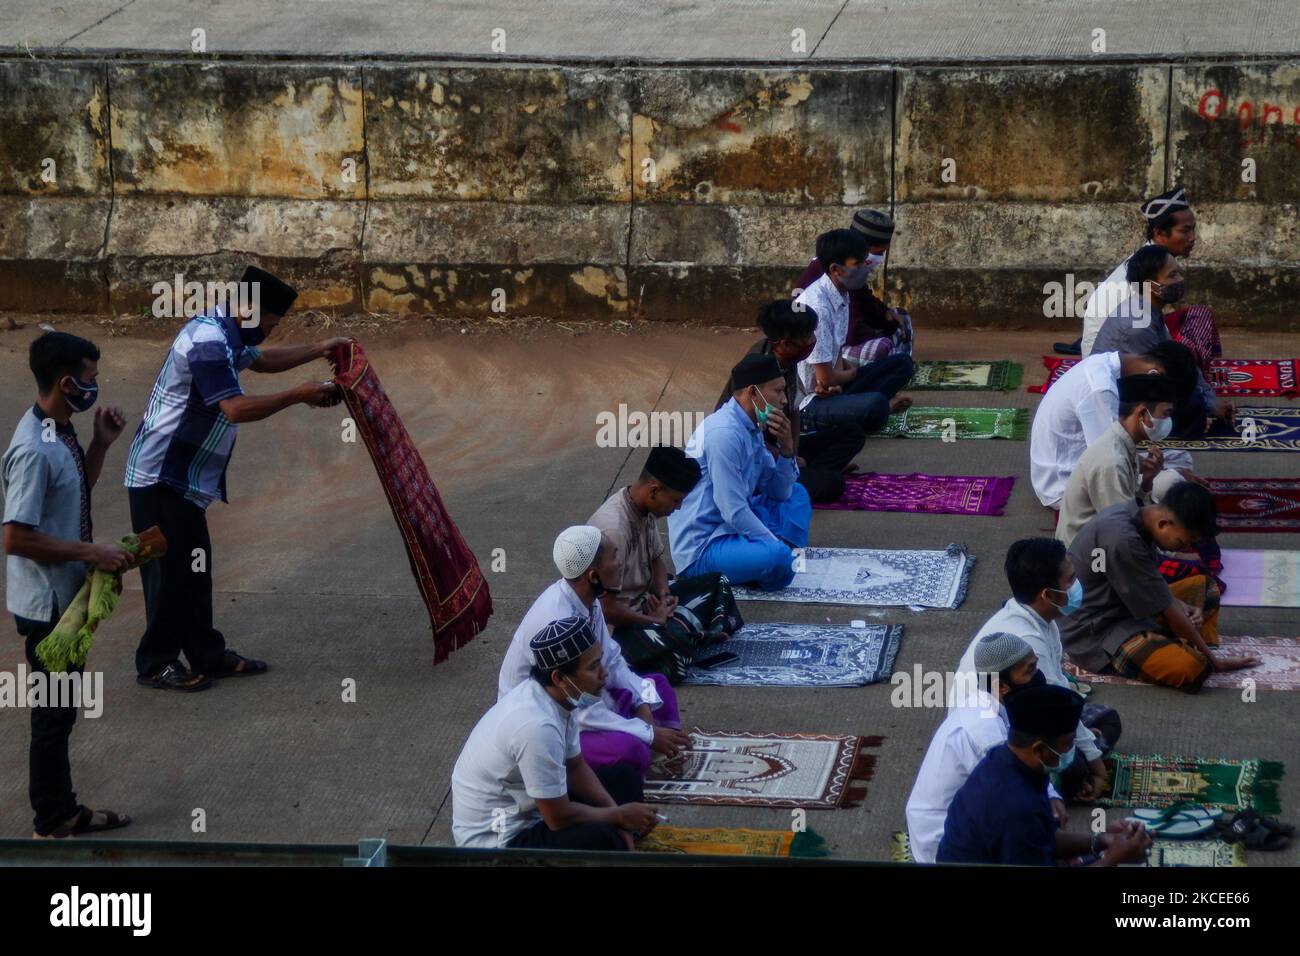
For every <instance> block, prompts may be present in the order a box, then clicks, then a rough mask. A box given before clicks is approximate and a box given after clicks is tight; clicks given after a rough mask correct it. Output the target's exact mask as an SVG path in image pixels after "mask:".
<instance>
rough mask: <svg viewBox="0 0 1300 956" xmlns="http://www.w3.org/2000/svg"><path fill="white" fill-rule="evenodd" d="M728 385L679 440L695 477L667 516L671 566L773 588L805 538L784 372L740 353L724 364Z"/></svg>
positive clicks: (789, 573) (790, 573) (805, 514)
mask: <svg viewBox="0 0 1300 956" xmlns="http://www.w3.org/2000/svg"><path fill="white" fill-rule="evenodd" d="M731 384H732V386H733V388H734V391H733V392H732V393H731V400H730V401H729V402H727V404H725V405H723V406H722V407H721V408H719V409H718V410H717V411H716V412H714V413H713V414H712V415H710V416H709V417H708V418H706V419H704V421H702V422H700V427H699V428H697V429H696V430H695V434H694V435H692V436H691V440H690V441H689V442H688V443H687V445H686V454H688V455H690V456H691V457H692V458H695V459H697V460H698V461H699V463H700V472H701V477H700V481H699V484H697V485H696V486H695V487H694V488H693V489H692V490H691V493H690V494H689V495H687V496H686V500H685V501H684V502H683V503H682V507H681V510H679V511H677V512H676V513H674V514H672V515H670V516H669V518H668V539H669V543H670V544H671V545H672V552H673V564H674V565H675V566H676V568H677V573H678V574H680V575H681V576H682V577H687V578H692V577H696V576H698V575H701V574H712V573H714V572H717V571H720V572H722V573H723V574H725V575H726V576H727V578H728V579H729V580H730V581H731V582H732V583H733V584H755V585H757V586H758V587H760V588H762V589H763V590H765V591H779V590H780V589H781V588H783V587H785V586H786V585H788V584H789V583H790V582H791V581H792V580H793V579H794V553H793V552H794V549H796V548H802V547H803V546H804V545H806V544H807V543H808V526H809V524H811V522H812V501H811V500H810V499H809V497H808V491H807V489H805V488H804V486H803V485H801V484H799V483H798V481H797V479H798V477H799V466H798V465H797V464H795V454H794V434H793V432H792V431H791V428H790V420H789V419H788V418H786V417H785V415H783V414H782V413H781V404H782V403H783V402H784V401H785V374H784V373H783V372H782V371H781V366H780V365H778V364H777V361H776V359H775V358H773V357H772V356H771V355H746V356H745V357H744V358H743V359H741V360H740V364H738V365H737V366H736V367H735V368H733V369H732V370H731ZM765 431H766V432H769V433H770V434H771V435H772V436H773V437H774V438H775V439H776V446H777V447H776V450H775V451H769V450H768V448H767V445H766V443H765V441H764V437H763V436H764V432H765Z"/></svg>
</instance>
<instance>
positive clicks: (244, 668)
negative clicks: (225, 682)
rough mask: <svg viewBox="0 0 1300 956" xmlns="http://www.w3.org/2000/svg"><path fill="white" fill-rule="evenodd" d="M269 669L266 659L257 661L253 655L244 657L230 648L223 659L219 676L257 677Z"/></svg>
mask: <svg viewBox="0 0 1300 956" xmlns="http://www.w3.org/2000/svg"><path fill="white" fill-rule="evenodd" d="M269 669H270V668H268V667H267V663H266V661H255V660H253V659H252V658H251V657H244V656H243V655H241V654H236V653H235V652H234V651H229V650H228V651H226V656H225V659H224V660H223V661H222V668H221V671H220V672H219V673H218V674H217V676H218V677H256V676H257V675H258V674H265V673H266V672H267V671H268V670H269Z"/></svg>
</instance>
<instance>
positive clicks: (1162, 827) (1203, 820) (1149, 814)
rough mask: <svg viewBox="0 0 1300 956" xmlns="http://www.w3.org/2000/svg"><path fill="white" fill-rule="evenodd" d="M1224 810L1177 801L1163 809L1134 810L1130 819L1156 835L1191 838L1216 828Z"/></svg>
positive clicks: (1179, 838)
mask: <svg viewBox="0 0 1300 956" xmlns="http://www.w3.org/2000/svg"><path fill="white" fill-rule="evenodd" d="M1221 816H1223V811H1222V810H1214V809H1211V808H1209V807H1204V806H1200V805H1199V804H1195V803H1176V804H1174V805H1173V806H1171V807H1165V808H1164V809H1163V810H1155V809H1147V808H1143V809H1140V810H1134V811H1133V814H1132V816H1130V817H1129V819H1130V820H1136V821H1137V822H1139V823H1141V824H1142V825H1143V826H1144V827H1146V829H1147V832H1149V833H1151V834H1153V835H1154V836H1160V837H1167V838H1169V839H1174V840H1189V839H1191V838H1193V837H1198V836H1204V835H1205V834H1206V833H1209V832H1210V831H1211V830H1213V829H1214V828H1215V825H1216V823H1217V821H1218V819H1219V817H1221Z"/></svg>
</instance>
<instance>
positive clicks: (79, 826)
mask: <svg viewBox="0 0 1300 956" xmlns="http://www.w3.org/2000/svg"><path fill="white" fill-rule="evenodd" d="M96 817H98V818H99V820H98V821H96ZM130 822H131V818H130V817H128V816H127V815H126V814H125V813H114V812H113V811H112V810H92V809H90V807H85V806H83V807H78V808H77V815H76V816H75V817H73V818H72V819H71V820H69V821H68V822H66V823H64V824H63V825H62V826H60V827H56V828H55V829H53V830H51V831H50V832H49V833H46V834H40V833H33V834H32V837H33V839H37V840H66V839H67V838H68V837H74V836H85V835H86V834H88V833H100V832H102V831H104V830H117V829H119V828H121V827H124V826H126V825H127V824H128V823H130Z"/></svg>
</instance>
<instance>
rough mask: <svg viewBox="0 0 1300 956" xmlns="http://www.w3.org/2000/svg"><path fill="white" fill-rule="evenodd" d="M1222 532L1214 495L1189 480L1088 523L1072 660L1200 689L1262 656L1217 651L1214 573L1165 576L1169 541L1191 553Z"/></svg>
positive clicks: (1072, 623) (1080, 539)
mask: <svg viewBox="0 0 1300 956" xmlns="http://www.w3.org/2000/svg"><path fill="white" fill-rule="evenodd" d="M1216 534H1218V516H1217V513H1216V509H1215V505H1214V495H1212V494H1211V493H1210V492H1209V491H1206V490H1205V489H1204V488H1202V487H1201V486H1200V485H1197V484H1194V483H1193V482H1190V481H1182V482H1179V483H1177V484H1175V485H1174V486H1173V487H1171V488H1170V489H1169V491H1168V492H1166V493H1165V495H1164V497H1163V498H1162V499H1161V501H1160V503H1159V504H1149V505H1139V504H1138V503H1137V502H1136V501H1123V502H1120V503H1119V504H1115V505H1111V506H1110V507H1109V508H1107V509H1106V510H1104V511H1102V512H1100V513H1098V514H1097V515H1096V517H1094V518H1093V519H1092V520H1091V521H1089V522H1088V523H1087V524H1085V525H1084V526H1083V527H1082V528H1081V529H1080V530H1079V533H1078V534H1077V535H1075V536H1074V541H1073V542H1072V543H1071V545H1070V559H1071V561H1073V562H1074V567H1075V570H1076V571H1077V572H1078V575H1079V581H1080V583H1081V584H1082V585H1083V606H1082V607H1081V608H1080V609H1079V611H1078V612H1077V613H1075V614H1074V615H1072V616H1071V617H1069V618H1068V619H1067V620H1066V621H1065V622H1064V623H1063V624H1062V626H1061V640H1062V643H1063V644H1064V646H1065V650H1066V653H1068V654H1069V655H1070V659H1071V660H1072V661H1074V663H1076V664H1078V665H1079V666H1080V667H1082V668H1084V669H1086V670H1089V671H1092V672H1093V673H1114V674H1119V675H1120V676H1122V677H1129V678H1132V679H1134V680H1142V681H1146V682H1148V683H1152V684H1163V685H1165V686H1167V687H1178V688H1181V689H1182V690H1185V691H1188V692H1193V693H1194V692H1196V691H1198V690H1200V687H1201V685H1202V684H1203V683H1205V680H1206V678H1208V677H1209V676H1210V675H1211V674H1213V673H1214V672H1215V671H1216V670H1217V671H1233V670H1241V669H1242V668H1246V667H1253V666H1255V665H1256V664H1258V663H1259V660H1258V658H1255V657H1224V656H1221V655H1216V654H1215V653H1213V651H1212V650H1211V648H1212V647H1213V645H1216V644H1218V643H1219V636H1218V617H1219V589H1218V587H1217V585H1215V583H1214V581H1213V579H1212V578H1209V577H1207V576H1205V575H1193V576H1191V577H1187V578H1184V579H1183V580H1181V581H1176V582H1174V583H1173V584H1170V583H1167V582H1166V581H1165V579H1164V578H1163V577H1161V575H1160V564H1161V562H1162V561H1163V560H1164V558H1163V556H1162V555H1161V553H1160V551H1161V549H1163V550H1164V551H1170V552H1174V553H1181V552H1185V551H1187V550H1189V549H1190V548H1192V547H1193V546H1194V545H1196V544H1197V543H1198V542H1199V541H1201V540H1203V539H1207V538H1213V537H1214V536H1215V535H1216ZM1094 555H1097V556H1098V557H1097V558H1094ZM1099 559H1104V560H1099Z"/></svg>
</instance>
